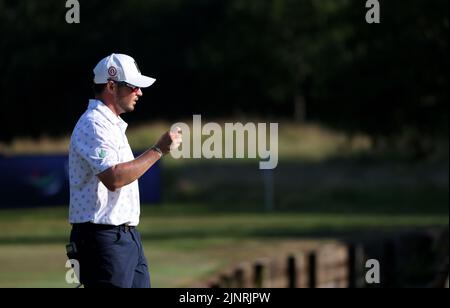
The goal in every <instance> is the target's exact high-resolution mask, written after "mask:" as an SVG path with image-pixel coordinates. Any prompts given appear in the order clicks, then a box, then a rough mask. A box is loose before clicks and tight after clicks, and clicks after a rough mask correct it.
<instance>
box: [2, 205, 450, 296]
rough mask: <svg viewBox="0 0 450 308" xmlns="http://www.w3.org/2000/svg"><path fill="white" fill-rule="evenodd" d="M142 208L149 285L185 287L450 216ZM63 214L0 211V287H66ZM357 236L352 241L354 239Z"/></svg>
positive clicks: (445, 220)
mask: <svg viewBox="0 0 450 308" xmlns="http://www.w3.org/2000/svg"><path fill="white" fill-rule="evenodd" d="M187 209H189V206H188V205H183V206H176V205H172V206H171V205H164V206H157V207H151V206H144V207H143V213H142V217H141V224H140V231H141V233H142V236H143V240H144V246H145V251H146V255H147V258H148V260H149V263H150V270H151V276H152V284H153V286H154V287H188V286H195V285H196V284H198V282H199V281H204V280H205V279H207V278H208V277H210V276H211V275H213V274H214V273H215V272H217V271H220V270H222V269H224V268H226V267H227V266H231V265H233V264H236V263H239V262H241V261H251V260H255V259H256V258H260V257H271V256H274V257H276V256H278V257H279V256H283V255H287V254H288V253H289V252H291V251H298V250H300V249H311V248H314V247H316V246H317V245H320V244H322V243H324V242H329V241H334V240H335V239H336V238H349V237H350V238H355V237H358V236H365V235H369V234H371V235H373V234H374V233H376V234H382V232H390V231H395V230H401V229H406V228H422V227H423V228H425V227H433V226H444V225H447V224H448V214H447V213H445V211H444V212H443V213H442V214H440V213H436V214H426V215H424V214H421V215H401V214H397V215H381V214H373V213H371V214H360V215H358V214H353V215H351V214H350V215H349V214H320V213H308V214H305V213H300V212H289V213H251V212H249V213H221V212H218V213H202V212H201V211H195V206H193V211H192V212H191V213H189V211H186V210H187ZM66 214H67V209H66V208H64V207H60V208H46V209H32V210H2V211H0V225H1V228H2V234H1V235H0V273H1V274H0V287H74V285H68V284H66V282H65V273H66V270H67V269H66V268H65V263H66V260H67V258H66V256H65V251H64V244H65V243H66V241H67V238H68V235H69V231H70V227H69V225H68V223H67V221H66ZM355 234H357V235H355Z"/></svg>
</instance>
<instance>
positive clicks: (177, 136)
mask: <svg viewBox="0 0 450 308" xmlns="http://www.w3.org/2000/svg"><path fill="white" fill-rule="evenodd" d="M182 141H183V140H182V135H181V128H179V127H176V128H175V129H173V130H172V131H170V132H166V133H164V134H163V135H162V136H161V138H159V140H158V142H157V143H156V144H155V146H156V147H158V148H159V149H160V150H161V151H162V153H163V154H167V153H169V152H170V151H171V150H174V149H177V148H178V147H179V146H180V144H181V142H182Z"/></svg>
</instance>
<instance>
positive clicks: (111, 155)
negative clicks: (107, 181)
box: [73, 121, 120, 175]
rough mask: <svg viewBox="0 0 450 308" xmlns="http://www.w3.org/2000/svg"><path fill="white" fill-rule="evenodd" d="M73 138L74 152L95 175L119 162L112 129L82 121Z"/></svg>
mask: <svg viewBox="0 0 450 308" xmlns="http://www.w3.org/2000/svg"><path fill="white" fill-rule="evenodd" d="M80 124H81V125H80V127H79V129H78V130H77V132H76V134H75V136H74V140H73V142H74V146H75V150H76V152H77V153H78V154H79V155H80V156H81V157H82V158H83V159H84V160H85V161H86V162H87V163H88V164H89V166H90V168H91V170H92V172H93V173H94V174H95V175H97V174H99V173H101V172H103V171H105V170H106V169H108V168H111V167H112V166H115V165H117V164H118V163H119V162H120V161H119V154H118V153H119V148H118V145H117V144H116V143H115V140H114V139H115V138H114V135H113V132H112V131H113V130H112V128H108V127H107V126H105V125H104V124H102V123H98V122H94V121H84V123H80Z"/></svg>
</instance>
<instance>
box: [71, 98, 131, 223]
mask: <svg viewBox="0 0 450 308" xmlns="http://www.w3.org/2000/svg"><path fill="white" fill-rule="evenodd" d="M127 126H128V125H127V123H125V121H123V120H122V119H121V118H120V117H119V116H116V115H115V114H114V113H113V112H112V111H111V109H109V108H108V107H107V106H106V105H104V104H103V103H102V102H101V101H99V100H90V101H89V107H88V109H87V111H86V112H85V113H84V114H83V115H82V116H81V118H80V119H79V120H78V123H77V124H76V126H75V129H74V130H73V133H72V137H71V140H70V149H69V181H70V209H69V222H70V223H83V222H93V223H96V224H106V225H116V226H117V225H121V224H124V223H128V224H129V225H132V226H136V225H138V223H139V214H140V207H139V187H138V182H137V180H136V181H134V182H133V183H130V184H128V185H126V186H123V187H122V188H120V189H117V190H116V191H110V190H108V189H107V188H106V186H105V185H103V183H102V182H101V181H100V180H99V178H98V177H97V175H98V174H99V173H101V172H103V171H105V170H107V169H108V168H110V167H112V166H115V165H117V164H119V163H122V162H127V161H131V160H133V159H134V156H133V152H132V151H131V148H130V145H129V144H128V139H127V137H126V135H125V131H126V128H127Z"/></svg>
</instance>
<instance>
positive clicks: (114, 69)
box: [108, 66, 117, 77]
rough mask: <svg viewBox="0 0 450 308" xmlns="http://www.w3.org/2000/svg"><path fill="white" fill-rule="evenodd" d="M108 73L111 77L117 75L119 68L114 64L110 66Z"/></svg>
mask: <svg viewBox="0 0 450 308" xmlns="http://www.w3.org/2000/svg"><path fill="white" fill-rule="evenodd" d="M108 74H109V76H111V77H115V76H116V75H117V69H116V68H115V67H114V66H110V67H109V68H108Z"/></svg>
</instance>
